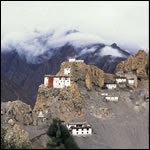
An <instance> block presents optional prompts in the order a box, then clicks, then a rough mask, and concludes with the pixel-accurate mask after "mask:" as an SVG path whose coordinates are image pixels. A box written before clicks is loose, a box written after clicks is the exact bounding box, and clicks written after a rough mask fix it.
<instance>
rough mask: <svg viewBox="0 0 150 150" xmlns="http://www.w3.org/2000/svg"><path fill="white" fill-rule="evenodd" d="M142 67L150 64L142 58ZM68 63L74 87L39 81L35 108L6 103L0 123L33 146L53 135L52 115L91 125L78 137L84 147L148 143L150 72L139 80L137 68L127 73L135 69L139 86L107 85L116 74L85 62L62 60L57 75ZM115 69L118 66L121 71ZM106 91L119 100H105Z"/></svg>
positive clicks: (126, 73)
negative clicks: (90, 130) (89, 129)
mask: <svg viewBox="0 0 150 150" xmlns="http://www.w3.org/2000/svg"><path fill="white" fill-rule="evenodd" d="M145 55H146V53H145ZM136 56H138V55H137V54H135V58H136ZM133 58H134V57H133ZM142 58H143V59H145V57H142ZM143 61H144V62H146V61H145V60H143ZM143 61H142V62H143ZM127 65H130V63H127ZM127 65H126V67H127V68H128V67H129V66H127ZM142 66H143V67H144V68H145V66H147V64H146V63H143V65H142ZM66 67H70V68H71V74H70V75H69V76H70V78H71V86H69V87H65V88H61V89H57V88H52V87H46V86H45V85H43V84H41V85H40V86H39V88H38V96H37V99H36V103H35V105H34V108H33V109H32V108H31V107H30V106H29V105H27V104H25V103H23V102H21V101H18V100H17V101H14V102H5V103H4V102H3V103H2V105H1V121H2V126H5V127H6V128H7V129H9V131H11V133H12V134H13V132H14V130H15V129H17V130H18V133H15V134H19V135H21V136H22V137H21V139H22V140H24V138H26V139H27V140H28V141H30V142H31V143H33V145H34V144H35V145H40V147H46V141H48V139H49V138H48V137H47V135H46V132H47V129H48V127H49V125H50V124H51V123H52V119H53V118H59V119H60V120H62V121H64V122H80V121H81V122H88V123H89V124H90V125H91V126H92V130H93V134H92V135H90V136H86V137H76V136H74V139H75V140H76V142H77V144H78V146H79V147H80V148H84V149H86V148H90V149H93V148H100V149H101V148H104V149H108V148H109V149H116V148H131V149H139V148H140V149H142V148H148V147H149V140H148V139H149V132H148V131H149V117H148V116H149V101H145V97H146V96H149V87H148V83H149V78H148V76H147V78H145V76H144V74H143V78H142V77H141V79H138V77H137V75H138V74H136V73H135V70H134V68H133V70H132V69H130V71H129V72H128V71H126V72H125V73H124V75H125V76H127V78H128V76H129V75H130V74H131V72H132V74H133V75H134V76H135V77H136V78H135V79H137V81H136V86H135V85H134V84H133V85H132V86H128V84H127V85H126V86H123V87H122V86H117V88H116V89H104V88H103V86H104V83H105V82H106V81H107V82H108V81H113V80H114V79H115V76H116V75H114V74H108V73H105V72H104V71H103V70H101V69H99V68H98V67H96V66H94V65H87V64H86V63H84V62H68V61H66V62H63V63H62V64H61V66H60V70H59V72H58V73H57V74H56V76H63V75H64V68H66ZM148 72H149V71H148ZM117 73H120V71H119V70H117V71H116V74H117ZM128 73H129V74H128ZM122 75H123V74H122ZM129 77H130V76H129ZM43 78H44V76H43ZM103 93H107V94H108V95H109V96H117V97H118V101H117V102H111V101H106V100H105V96H103V95H102V94H103ZM40 111H41V112H42V113H43V116H44V117H45V120H44V121H42V120H41V119H40V118H39V117H38V116H39V112H40ZM20 112H21V113H20ZM21 131H22V132H21ZM20 132H21V133H20Z"/></svg>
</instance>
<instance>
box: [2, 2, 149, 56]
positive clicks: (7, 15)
mask: <svg viewBox="0 0 150 150" xmlns="http://www.w3.org/2000/svg"><path fill="white" fill-rule="evenodd" d="M1 4H2V5H1V8H2V10H1V13H2V14H1V17H2V19H1V21H2V23H1V29H2V33H1V37H2V43H3V45H5V47H6V45H7V46H10V43H13V45H15V44H16V45H18V43H20V41H21V43H20V44H19V45H24V46H25V47H26V48H27V49H28V50H29V51H33V48H34V46H33V45H32V44H29V43H30V42H29V40H27V39H32V38H34V37H36V36H40V35H41V34H42V35H44V34H45V39H46V38H47V37H48V38H49V39H48V41H47V43H46V45H45V46H44V45H43V46H44V47H40V46H41V45H39V43H38V42H36V40H35V41H34V44H36V46H35V49H34V51H37V52H35V53H34V54H35V55H37V54H40V53H42V52H43V51H45V49H47V48H48V46H55V45H56V44H58V46H61V45H62V44H64V42H66V41H67V40H69V41H70V42H72V44H74V45H76V46H77V44H79V45H80V46H82V45H84V42H85V43H86V42H87V43H88V42H97V41H103V39H105V42H106V41H107V44H108V43H114V42H115V43H117V44H118V45H119V46H120V47H121V48H123V49H127V50H128V51H130V52H136V51H137V50H139V49H144V50H146V51H148V50H149V49H148V47H149V43H148V33H149V32H148V29H149V24H148V2H142V1H141V2H138V1H134V2H133V1H131V2H130V1H127V2H117V1H114V2H110V1H109V2H104V1H102V2H100V1H97V2H96V1H93V2H92V1H91V2H73V1H71V2H66V1H64V2H54V1H53V2H50V1H39V2H38V1H36V2H33V1H31V2H26V1H23V2H21V1H20V2H17V1H14V2H9V1H6V2H4V1H3V2H1ZM68 29H77V30H79V31H81V33H80V32H79V33H78V32H77V33H74V34H70V35H69V36H66V37H65V38H64V36H63V34H64V31H66V30H68ZM52 30H53V32H55V31H57V32H55V34H54V36H53V39H51V37H50V36H48V35H47V34H48V33H49V34H50V33H52V32H51V31H52ZM33 31H36V32H33ZM82 33H84V34H82ZM46 36H47V37H46ZM92 36H93V37H92ZM75 39H76V40H75ZM43 40H44V39H43ZM51 40H52V41H51ZM57 40H58V41H59V42H58V41H57ZM23 41H26V42H23ZM27 44H29V45H27ZM31 53H32V52H31Z"/></svg>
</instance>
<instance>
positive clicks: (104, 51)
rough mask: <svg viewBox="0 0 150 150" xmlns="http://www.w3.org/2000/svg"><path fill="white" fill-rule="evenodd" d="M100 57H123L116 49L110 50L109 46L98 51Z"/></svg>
mask: <svg viewBox="0 0 150 150" xmlns="http://www.w3.org/2000/svg"><path fill="white" fill-rule="evenodd" d="M100 55H101V56H105V55H111V56H115V57H124V55H122V54H121V53H119V51H118V50H117V49H115V48H112V47H110V46H105V47H104V48H102V49H101V51H100Z"/></svg>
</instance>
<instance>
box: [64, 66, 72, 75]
mask: <svg viewBox="0 0 150 150" xmlns="http://www.w3.org/2000/svg"><path fill="white" fill-rule="evenodd" d="M70 70H71V69H70V67H68V68H65V69H64V75H69V74H70Z"/></svg>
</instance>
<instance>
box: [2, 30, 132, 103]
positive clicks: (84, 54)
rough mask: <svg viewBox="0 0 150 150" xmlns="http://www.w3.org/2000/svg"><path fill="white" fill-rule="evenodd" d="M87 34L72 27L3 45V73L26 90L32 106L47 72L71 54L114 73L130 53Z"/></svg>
mask: <svg viewBox="0 0 150 150" xmlns="http://www.w3.org/2000/svg"><path fill="white" fill-rule="evenodd" d="M69 37H70V39H69ZM87 37H88V36H87ZM87 37H86V35H84V34H83V33H82V34H81V33H80V32H79V31H77V30H69V31H66V32H64V33H61V34H60V35H59V36H58V35H56V33H52V32H51V33H47V34H40V35H38V36H34V37H32V38H29V39H28V40H26V41H22V43H21V42H20V43H17V44H16V43H15V44H14V43H9V45H7V47H6V46H5V48H4V47H2V54H1V74H2V75H3V76H5V77H7V78H8V79H9V80H11V81H13V82H14V83H15V84H16V85H17V86H18V87H19V88H21V90H24V91H27V95H30V102H31V103H30V104H32V105H33V103H34V102H35V99H36V95H37V90H38V86H39V85H40V84H42V83H43V81H44V75H45V74H56V73H57V72H58V71H59V69H60V64H61V63H62V62H63V61H66V60H67V58H68V57H75V58H76V59H83V60H84V61H85V63H86V64H90V65H95V66H97V67H99V68H100V69H102V70H103V71H104V72H106V73H114V71H115V68H116V65H117V64H118V63H120V62H121V61H123V60H126V58H127V57H128V56H129V55H130V54H129V53H128V52H126V51H124V50H123V49H121V48H120V47H118V46H117V44H115V43H114V44H112V45H108V44H104V43H102V42H97V41H96V40H95V39H94V38H93V37H92V38H91V37H88V38H87ZM80 39H81V40H80ZM90 39H91V41H90ZM93 39H94V40H93ZM54 43H55V44H54Z"/></svg>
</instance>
